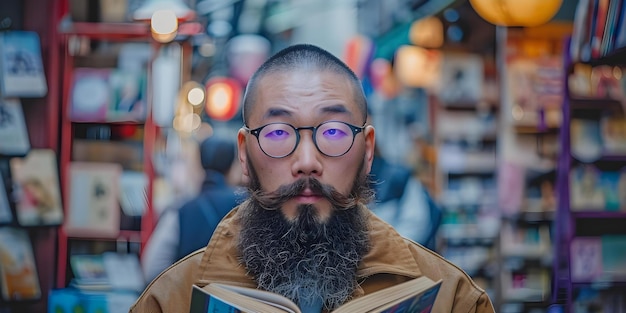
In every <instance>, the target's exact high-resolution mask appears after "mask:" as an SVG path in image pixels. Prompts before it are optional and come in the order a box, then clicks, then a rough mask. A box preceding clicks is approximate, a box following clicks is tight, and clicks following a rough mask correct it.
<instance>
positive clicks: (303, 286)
mask: <svg viewBox="0 0 626 313" xmlns="http://www.w3.org/2000/svg"><path fill="white" fill-rule="evenodd" d="M243 119H244V126H243V127H242V128H241V129H240V130H239V133H238V137H237V138H238V148H239V160H240V162H241V165H242V169H243V175H244V176H245V177H246V178H247V180H248V191H249V198H248V199H247V200H246V201H245V202H244V203H242V204H241V205H239V206H238V207H237V208H235V209H233V210H232V211H231V212H230V213H229V214H228V215H227V216H226V217H224V219H223V220H222V221H221V222H220V224H219V225H218V227H217V229H216V230H215V232H214V233H213V236H212V238H211V240H210V242H209V244H208V245H207V247H206V248H204V249H201V250H198V251H196V252H193V253H191V254H190V255H188V256H187V257H185V258H184V259H183V260H181V261H179V262H178V263H176V264H174V265H173V266H171V267H170V268H168V269H166V270H165V271H164V272H163V273H161V275H159V276H158V277H157V278H156V279H155V280H154V281H153V282H152V283H151V284H150V285H149V286H148V287H147V288H146V290H145V291H144V293H143V294H142V295H141V296H140V298H139V299H138V300H137V302H136V303H135V304H134V305H133V307H131V310H130V312H185V311H187V310H188V309H189V304H190V299H191V290H192V285H193V284H196V285H199V286H204V285H206V284H208V283H212V282H219V283H226V284H232V285H238V286H245V287H252V288H260V289H264V290H269V291H273V292H276V293H279V294H282V295H284V296H286V297H288V298H290V299H292V300H293V301H294V302H296V303H297V304H298V305H299V306H300V307H301V308H302V311H303V312H305V313H320V312H330V311H332V310H334V309H335V308H337V307H338V306H340V305H341V304H343V303H345V302H347V301H349V300H351V299H354V298H358V297H361V296H363V295H366V294H369V293H371V292H374V291H377V290H380V289H383V288H386V287H390V286H393V285H396V284H399V283H402V282H405V281H408V280H410V279H413V278H416V277H419V276H422V275H425V276H428V277H429V278H431V279H432V280H435V281H436V280H439V279H441V280H443V283H442V285H441V288H440V290H439V294H438V296H437V300H436V301H435V304H434V307H433V310H432V312H464V313H467V312H493V311H494V310H493V306H492V304H491V301H490V299H489V297H488V295H487V294H486V293H485V291H484V290H482V289H481V288H479V287H478V286H477V285H476V284H475V283H474V282H473V281H472V279H471V278H470V277H469V276H467V275H466V274H465V273H464V272H463V271H462V270H460V269H459V268H458V267H456V266H455V265H453V264H452V263H450V262H448V261H446V260H445V259H443V258H442V257H440V256H439V255H437V254H436V253H434V252H432V251H431V250H428V249H426V248H424V247H422V246H420V245H418V244H416V243H414V242H412V241H410V240H408V239H405V238H403V237H402V236H400V235H399V234H398V233H397V232H396V231H395V230H394V229H393V228H392V227H391V226H390V225H388V224H387V223H385V222H383V221H382V220H381V219H379V218H378V217H376V216H375V215H374V214H373V213H371V212H370V211H369V209H368V208H367V207H366V204H367V203H370V201H371V200H372V196H373V194H372V191H371V189H369V187H368V186H369V184H368V181H367V179H368V174H369V172H370V168H371V165H372V160H373V157H374V145H375V139H374V138H375V133H374V127H373V126H371V125H367V124H366V120H367V102H366V99H365V96H364V93H363V90H362V88H361V84H360V81H359V79H358V78H357V77H356V75H355V74H354V73H353V72H352V71H351V70H350V69H349V68H348V67H347V66H346V65H345V64H344V63H343V62H341V61H340V60H339V59H338V58H336V57H335V56H333V55H332V54H330V53H329V52H327V51H325V50H323V49H321V48H319V47H316V46H313V45H308V44H299V45H294V46H290V47H288V48H285V49H284V50H282V51H280V52H278V53H277V54H275V55H274V56H272V57H271V58H269V59H268V60H267V61H266V62H265V63H264V64H263V65H261V67H260V68H259V69H258V70H257V71H256V72H255V74H254V75H253V76H252V78H251V79H250V81H249V82H248V86H247V89H246V93H245V95H244V102H243Z"/></svg>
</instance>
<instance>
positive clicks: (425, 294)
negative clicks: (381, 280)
mask: <svg viewBox="0 0 626 313" xmlns="http://www.w3.org/2000/svg"><path fill="white" fill-rule="evenodd" d="M439 286H441V280H439V281H437V282H434V281H432V280H431V279H430V278H428V277H426V276H421V277H418V278H415V279H412V280H409V281H407V282H404V283H402V284H399V285H395V286H392V287H389V288H385V289H382V290H379V291H376V292H373V293H371V294H368V295H366V296H363V297H361V298H357V299H355V300H352V301H350V302H348V303H346V304H344V305H342V306H340V307H339V308H338V309H337V310H335V312H336V313H343V312H346V313H348V312H387V311H389V312H395V309H396V307H397V306H400V305H401V307H402V308H403V310H401V311H402V312H407V313H411V312H422V310H423V309H424V308H426V307H428V306H429V305H431V306H432V303H433V302H434V301H435V297H436V295H437V292H438V291H439ZM407 300H408V301H407ZM417 308H420V310H418V309H417ZM389 309H391V310H389ZM429 311H430V310H428V311H426V312H429Z"/></svg>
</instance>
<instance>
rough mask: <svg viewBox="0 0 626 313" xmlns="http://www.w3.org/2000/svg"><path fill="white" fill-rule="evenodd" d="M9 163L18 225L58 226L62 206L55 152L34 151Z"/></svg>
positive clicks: (46, 150) (48, 150)
mask: <svg viewBox="0 0 626 313" xmlns="http://www.w3.org/2000/svg"><path fill="white" fill-rule="evenodd" d="M9 162H10V169H11V177H12V180H13V188H14V189H13V194H14V197H15V207H16V208H15V211H16V213H15V214H16V217H17V221H18V222H19V224H20V225H22V226H42V225H60V224H61V223H62V222H63V207H62V206H61V191H60V188H59V174H58V170H57V159H56V154H55V152H54V151H53V150H50V149H33V150H30V152H29V153H28V155H27V156H26V157H23V158H20V157H14V158H11V160H10V161H9Z"/></svg>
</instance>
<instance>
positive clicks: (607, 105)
mask: <svg viewBox="0 0 626 313" xmlns="http://www.w3.org/2000/svg"><path fill="white" fill-rule="evenodd" d="M569 101H570V110H572V111H573V112H572V113H573V115H575V116H576V117H580V118H591V117H595V115H596V114H597V112H606V113H610V114H619V115H623V114H624V108H623V106H622V103H621V101H620V100H618V99H611V98H597V97H579V96H576V97H571V98H570V99H569ZM593 112H596V114H593Z"/></svg>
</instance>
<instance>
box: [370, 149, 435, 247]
mask: <svg viewBox="0 0 626 313" xmlns="http://www.w3.org/2000/svg"><path fill="white" fill-rule="evenodd" d="M370 176H371V178H372V180H371V188H373V189H374V190H375V191H376V195H375V199H374V200H375V202H374V203H371V204H370V208H371V209H372V211H373V212H374V213H375V214H376V215H378V216H379V217H380V218H382V219H383V220H385V221H386V222H387V223H389V224H391V225H392V226H393V227H394V228H395V229H396V230H397V231H398V233H400V234H401V235H402V236H404V237H405V238H408V239H411V240H413V241H415V242H417V243H419V244H421V245H423V246H425V247H426V248H428V249H431V250H433V251H435V248H436V247H435V245H436V235H437V230H438V229H439V225H440V224H441V218H442V213H441V208H440V207H439V205H437V204H436V203H435V201H434V199H433V198H432V196H431V195H430V193H429V192H428V191H427V190H426V188H425V187H424V186H423V185H422V183H421V182H420V181H419V179H417V178H416V177H415V175H414V174H413V170H412V169H411V168H410V167H408V166H405V165H402V164H397V163H393V162H390V161H388V160H387V159H386V158H385V157H384V156H383V155H382V153H381V152H380V150H379V149H378V147H376V149H375V152H374V160H373V162H372V171H371V173H370Z"/></svg>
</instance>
